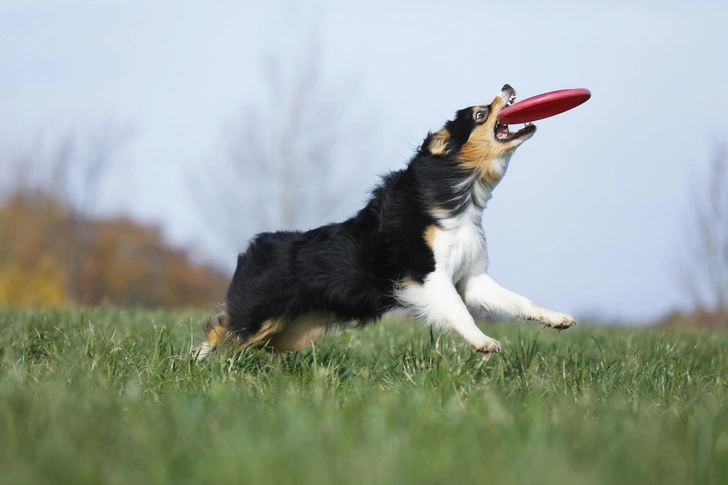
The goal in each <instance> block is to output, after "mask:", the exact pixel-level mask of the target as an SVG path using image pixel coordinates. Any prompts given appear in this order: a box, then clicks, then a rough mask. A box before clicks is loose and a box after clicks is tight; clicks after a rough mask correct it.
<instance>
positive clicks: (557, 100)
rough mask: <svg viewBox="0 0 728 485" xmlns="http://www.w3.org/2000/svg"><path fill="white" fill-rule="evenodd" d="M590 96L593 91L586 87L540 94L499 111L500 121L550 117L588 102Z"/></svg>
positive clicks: (508, 122) (507, 122)
mask: <svg viewBox="0 0 728 485" xmlns="http://www.w3.org/2000/svg"><path fill="white" fill-rule="evenodd" d="M589 98H591V92H590V91H589V90H588V89H584V88H577V89H561V90H559V91H551V92H549V93H543V94H539V95H538V96H533V97H531V98H528V99H524V100H523V101H519V102H518V103H515V104H513V105H511V106H508V107H507V108H504V109H503V110H501V112H500V113H498V121H500V122H501V123H505V124H515V123H527V122H530V121H538V120H542V119H544V118H550V117H551V116H556V115H558V114H561V113H563V112H564V111H569V110H570V109H574V108H576V107H577V106H579V105H580V104H583V103H586V102H587V100H589Z"/></svg>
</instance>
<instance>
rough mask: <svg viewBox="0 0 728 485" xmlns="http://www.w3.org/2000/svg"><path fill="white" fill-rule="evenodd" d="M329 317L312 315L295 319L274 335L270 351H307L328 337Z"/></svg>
mask: <svg viewBox="0 0 728 485" xmlns="http://www.w3.org/2000/svg"><path fill="white" fill-rule="evenodd" d="M328 323H329V317H328V316H327V315H326V314H324V313H310V314H307V315H302V316H300V317H297V318H295V319H294V320H293V321H292V322H290V323H289V324H288V325H286V327H285V328H284V329H283V330H282V331H281V332H279V333H277V334H275V335H273V338H271V340H270V344H269V347H268V348H269V349H270V350H272V351H276V352H288V351H291V350H300V349H305V348H308V347H310V346H311V345H313V343H314V342H316V341H317V340H319V339H321V338H322V337H323V336H324V335H326V330H327V329H328Z"/></svg>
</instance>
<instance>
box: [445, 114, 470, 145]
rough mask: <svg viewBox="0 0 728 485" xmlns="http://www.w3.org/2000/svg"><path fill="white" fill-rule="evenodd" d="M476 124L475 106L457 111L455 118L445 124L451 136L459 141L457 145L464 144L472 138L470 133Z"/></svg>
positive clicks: (455, 140) (456, 141)
mask: <svg viewBox="0 0 728 485" xmlns="http://www.w3.org/2000/svg"><path fill="white" fill-rule="evenodd" d="M474 126H475V120H474V119H473V108H472V107H470V108H465V109H461V110H460V111H458V112H457V113H455V119H454V120H450V121H448V122H447V123H446V124H445V128H447V131H449V132H450V138H451V139H452V140H453V141H454V142H455V143H457V145H458V146H459V147H460V146H463V145H464V144H465V142H467V141H468V138H470V133H472V131H473V127H474Z"/></svg>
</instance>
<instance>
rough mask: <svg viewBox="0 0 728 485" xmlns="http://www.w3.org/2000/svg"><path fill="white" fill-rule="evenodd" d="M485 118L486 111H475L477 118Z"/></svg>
mask: <svg viewBox="0 0 728 485" xmlns="http://www.w3.org/2000/svg"><path fill="white" fill-rule="evenodd" d="M483 118H485V111H478V112H477V113H475V119H476V120H482V119H483Z"/></svg>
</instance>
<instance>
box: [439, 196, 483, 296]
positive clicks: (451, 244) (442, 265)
mask: <svg viewBox="0 0 728 485" xmlns="http://www.w3.org/2000/svg"><path fill="white" fill-rule="evenodd" d="M439 222H440V224H441V225H442V229H441V230H438V231H437V232H436V233H435V237H434V238H433V241H432V249H433V252H434V254H435V269H436V271H443V272H445V273H447V274H448V275H449V276H450V278H452V281H453V283H457V282H458V281H460V280H461V279H462V278H463V276H465V275H467V274H477V273H482V272H485V270H486V269H487V265H488V261H487V258H488V256H487V254H488V253H487V249H486V242H485V233H484V232H483V228H482V227H481V212H480V209H479V208H477V207H475V206H473V207H472V208H471V207H468V209H467V210H466V211H465V212H463V213H462V214H460V215H458V216H456V217H451V218H447V219H441V220H440V221H439Z"/></svg>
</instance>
